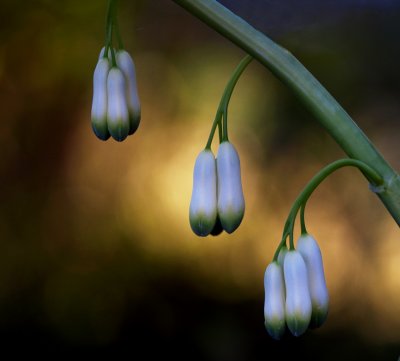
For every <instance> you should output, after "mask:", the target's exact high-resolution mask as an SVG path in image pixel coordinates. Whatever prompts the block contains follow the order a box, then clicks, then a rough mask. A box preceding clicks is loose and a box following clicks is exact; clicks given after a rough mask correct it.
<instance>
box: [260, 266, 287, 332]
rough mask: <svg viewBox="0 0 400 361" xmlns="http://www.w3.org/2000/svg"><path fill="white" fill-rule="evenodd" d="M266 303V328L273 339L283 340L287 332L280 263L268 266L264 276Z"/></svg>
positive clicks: (283, 285)
mask: <svg viewBox="0 0 400 361" xmlns="http://www.w3.org/2000/svg"><path fill="white" fill-rule="evenodd" d="M264 288H265V302H264V319H265V328H266V329H267V331H268V333H269V334H270V336H271V337H273V338H274V339H276V340H279V339H281V337H282V336H283V334H284V332H285V328H286V323H285V283H284V280H283V271H282V267H281V266H280V265H279V264H278V262H272V263H270V264H269V265H268V267H267V269H266V270H265V275H264Z"/></svg>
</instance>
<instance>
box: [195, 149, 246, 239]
mask: <svg viewBox="0 0 400 361" xmlns="http://www.w3.org/2000/svg"><path fill="white" fill-rule="evenodd" d="M244 208H245V204H244V197H243V190H242V180H241V174H240V160H239V155H238V153H237V151H236V149H235V147H234V146H233V145H232V143H230V142H229V141H223V142H222V143H221V144H220V145H219V148H218V153H217V158H215V157H214V154H213V152H212V151H211V149H207V148H206V149H204V150H203V151H201V152H200V154H199V155H198V156H197V159H196V163H195V166H194V172H193V191H192V198H191V201H190V209H189V220H190V226H191V227H192V230H193V232H194V233H195V234H197V235H198V236H202V237H205V236H208V235H209V234H211V235H214V236H216V235H218V234H220V233H221V232H222V231H223V230H225V231H226V232H228V233H232V232H233V231H234V230H236V229H237V228H238V227H239V225H240V223H241V222H242V219H243V215H244Z"/></svg>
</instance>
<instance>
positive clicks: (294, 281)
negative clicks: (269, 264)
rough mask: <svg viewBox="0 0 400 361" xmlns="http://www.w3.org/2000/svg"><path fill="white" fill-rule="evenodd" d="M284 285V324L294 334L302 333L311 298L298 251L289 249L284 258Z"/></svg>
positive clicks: (305, 273) (306, 326) (304, 265)
mask: <svg viewBox="0 0 400 361" xmlns="http://www.w3.org/2000/svg"><path fill="white" fill-rule="evenodd" d="M283 267H284V271H283V274H284V278H285V287H286V307H285V311H286V324H287V326H288V328H289V330H290V331H291V332H292V334H293V335H295V336H300V335H301V334H303V333H304V332H305V331H306V330H307V328H308V326H309V323H310V319H311V311H312V307H311V298H310V291H309V288H308V279H307V268H306V264H305V262H304V260H303V257H302V256H301V254H300V253H299V252H298V251H289V252H288V253H287V254H286V256H285V260H284V265H283Z"/></svg>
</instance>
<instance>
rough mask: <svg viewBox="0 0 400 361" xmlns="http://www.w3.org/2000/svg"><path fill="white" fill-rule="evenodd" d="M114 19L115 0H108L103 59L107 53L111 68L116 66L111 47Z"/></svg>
mask: <svg viewBox="0 0 400 361" xmlns="http://www.w3.org/2000/svg"><path fill="white" fill-rule="evenodd" d="M115 17H116V0H109V2H108V8H107V19H106V46H105V51H104V57H108V52H110V54H111V66H113V67H115V66H117V60H116V59H115V52H114V48H113V45H112V38H113V29H114V25H115V24H114V23H115Z"/></svg>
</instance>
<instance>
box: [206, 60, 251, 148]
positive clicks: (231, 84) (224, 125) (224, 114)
mask: <svg viewBox="0 0 400 361" xmlns="http://www.w3.org/2000/svg"><path fill="white" fill-rule="evenodd" d="M252 60H253V58H252V57H251V56H250V55H246V56H245V57H244V58H243V59H242V60H241V61H240V63H239V65H238V66H237V67H236V69H235V70H234V72H233V74H232V77H231V79H230V80H229V81H228V84H226V86H225V89H224V92H223V94H222V97H221V100H220V103H219V105H218V109H217V114H216V116H215V119H214V122H213V125H212V127H211V131H210V135H209V137H208V140H207V144H206V149H211V143H212V140H213V138H214V133H215V130H216V128H217V125H219V130H220V132H221V129H222V141H228V105H229V101H230V99H231V97H232V93H233V90H234V89H235V86H236V83H237V82H238V80H239V78H240V76H241V75H242V73H243V71H244V69H246V67H247V65H249V64H250V62H251V61H252ZM222 120H223V122H222ZM220 142H221V133H220Z"/></svg>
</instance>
